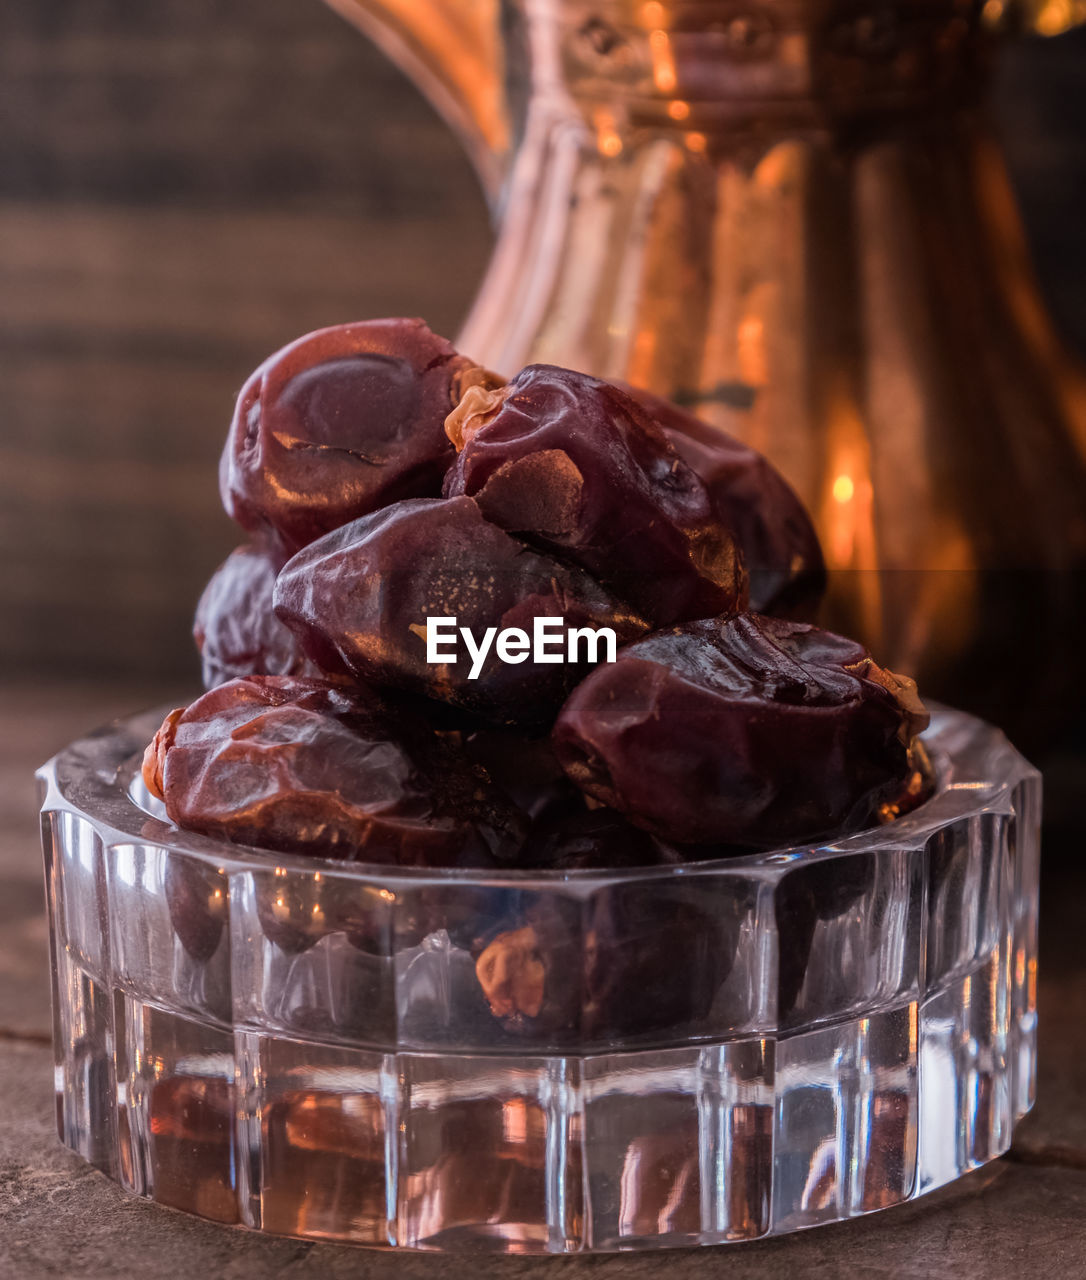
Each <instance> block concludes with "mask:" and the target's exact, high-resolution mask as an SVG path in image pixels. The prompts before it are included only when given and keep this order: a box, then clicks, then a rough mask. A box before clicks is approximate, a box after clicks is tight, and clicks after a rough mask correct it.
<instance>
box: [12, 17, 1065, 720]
mask: <svg viewBox="0 0 1086 1280" xmlns="http://www.w3.org/2000/svg"><path fill="white" fill-rule="evenodd" d="M0 28H2V30H0V37H2V38H0V85H2V89H0V95H2V96H0V405H2V413H0V601H2V602H3V604H2V609H3V624H2V626H0V670H2V671H3V672H4V680H5V681H8V682H15V683H17V684H21V685H23V686H24V687H25V686H26V684H27V683H28V682H30V683H36V682H41V681H44V680H49V681H51V682H56V681H57V680H58V679H61V680H63V679H66V678H69V677H70V678H72V679H73V680H75V679H83V680H86V679H87V678H91V679H92V680H99V679H100V680H102V681H104V682H115V681H118V680H120V681H130V682H132V683H133V685H136V684H138V685H139V686H141V687H154V686H157V685H158V684H159V683H162V684H163V685H164V686H165V685H169V686H170V687H171V688H176V687H186V686H191V687H195V686H196V683H197V664H196V661H195V656H194V653H193V651H192V646H191V641H190V634H189V628H190V620H191V615H192V609H193V606H194V604H195V601H196V598H197V596H198V595H199V592H200V589H201V587H202V585H203V582H204V580H205V579H206V578H207V576H208V574H209V573H210V572H211V570H212V569H213V568H214V566H215V565H216V564H217V563H218V562H219V560H221V559H222V557H223V556H224V555H225V554H226V552H227V551H228V550H229V549H230V547H231V546H233V545H234V544H235V542H237V541H238V540H239V538H238V536H237V534H236V532H235V531H234V530H233V528H232V526H231V524H230V522H229V521H228V520H227V519H226V517H225V516H224V515H223V514H222V513H221V511H220V509H219V505H218V495H217V484H216V463H217V458H218V453H219V450H220V447H221V443H222V439H223V436H224V433H225V430H226V426H227V423H228V421H229V417H230V412H231V408H232V404H233V399H234V396H235V394H236V391H237V389H238V387H239V386H240V384H241V383H242V381H243V379H244V377H245V375H246V374H247V373H248V372H249V370H250V369H251V368H252V367H253V366H254V365H255V364H256V363H257V362H258V361H259V360H261V359H262V358H263V357H264V356H265V355H266V354H268V353H269V352H270V351H272V350H273V349H274V348H276V347H278V346H279V345H281V344H282V343H283V342H285V341H287V340H289V339H291V338H293V337H295V336H296V335H298V334H300V333H303V332H305V331H306V330H309V329H312V328H315V327H318V326H320V325H326V324H333V323H338V322H341V321H345V320H349V319H355V318H361V317H367V316H375V315H385V314H419V315H423V316H425V317H426V318H427V319H428V320H429V321H430V322H431V324H432V325H433V326H434V328H436V329H437V330H439V331H443V332H446V333H449V334H452V333H454V332H455V330H456V328H457V326H458V324H459V322H460V320H461V318H462V316H463V314H464V312H465V310H466V308H467V305H468V303H469V301H470V298H471V295H472V291H473V288H474V286H475V284H476V282H477V280H478V278H479V276H480V274H481V272H482V269H483V266H484V264H485V261H486V257H487V253H488V250H489V246H490V230H489V227H488V223H487V215H486V211H485V207H484V203H483V199H482V196H481V194H480V192H479V190H478V187H477V183H476V180H475V177H474V175H473V173H472V171H471V170H470V168H469V165H468V162H467V160H466V159H465V157H464V155H463V153H462V151H461V149H460V146H459V144H458V143H457V142H456V140H455V139H454V138H453V137H452V136H451V134H450V133H449V132H448V130H447V128H446V127H445V125H444V124H443V123H442V122H441V121H440V120H439V119H438V118H437V117H436V115H435V114H434V113H433V111H432V110H431V109H430V108H429V107H428V106H427V105H426V104H425V103H424V102H423V100H422V99H421V98H420V97H419V95H418V93H417V91H416V90H415V89H414V87H413V86H412V85H410V84H409V83H408V82H407V81H406V80H405V79H404V78H403V77H402V76H401V74H400V73H399V72H398V71H397V70H395V69H394V68H393V66H392V65H391V64H390V63H389V62H388V61H387V60H386V59H385V58H384V57H383V56H382V55H381V54H380V53H378V52H377V51H376V49H375V48H373V47H372V46H371V45H370V44H369V42H368V41H367V40H365V39H364V38H363V37H362V36H360V35H359V34H358V33H357V32H355V31H354V30H352V29H351V28H350V27H348V26H347V25H346V24H345V23H344V22H343V21H342V20H341V19H339V18H338V17H337V16H336V15H335V14H333V13H332V12H331V11H330V10H329V9H327V8H326V7H325V6H324V5H323V4H321V3H319V0H260V3H255V0H156V2H155V3H154V4H144V3H135V0H78V3H77V2H76V0H36V2H35V3H33V4H30V3H24V4H21V5H18V4H17V5H15V6H10V5H9V6H6V8H5V13H4V16H3V18H2V19H0ZM995 100H996V107H997V115H998V119H999V121H1000V126H1001V128H1002V131H1003V135H1004V142H1005V146H1006V150H1007V155H1008V158H1009V161H1010V166H1011V171H1012V176H1013V179H1014V182H1015V185H1016V188H1017V191H1018V196H1019V199H1020V203H1021V207H1022V211H1023V214H1024V216H1025V221H1026V224H1027V229H1028V232H1029V236H1030V240H1031V243H1032V247H1033V252H1034V256H1035V261H1036V266H1037V269H1038V273H1039V275H1040V278H1041V283H1042V287H1043V290H1044V292H1045V294H1046V296H1047V299H1048V302H1049V305H1050V307H1051V309H1052V312H1053V314H1054V316H1055V319H1056V322H1057V325H1058V327H1059V328H1060V330H1061V331H1062V333H1063V335H1064V337H1065V338H1066V339H1067V340H1068V342H1069V344H1070V345H1071V346H1072V347H1073V348H1074V349H1076V350H1077V351H1078V352H1079V353H1082V354H1086V219H1084V218H1083V216H1082V210H1083V208H1084V207H1086V30H1079V31H1076V32H1072V33H1071V34H1069V35H1065V36H1061V37H1058V38H1056V39H1051V40H1040V39H1031V40H1025V41H1021V42H1016V43H1012V44H1009V45H1008V47H1007V48H1006V50H1005V52H1004V55H1003V58H1002V61H1001V64H1000V67H999V73H998V77H997V80H996V84H995ZM118 709H121V708H118Z"/></svg>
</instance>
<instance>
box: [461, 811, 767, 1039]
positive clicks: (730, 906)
mask: <svg viewBox="0 0 1086 1280" xmlns="http://www.w3.org/2000/svg"><path fill="white" fill-rule="evenodd" d="M612 821H613V819H612ZM627 865H635V864H632V863H631V864H627ZM642 865H643V864H642ZM569 869H571V870H572V869H575V868H574V867H572V866H571V867H570V868H569ZM750 905H751V902H750V892H749V887H748V886H747V885H746V884H745V883H741V884H740V885H738V886H737V891H736V894H735V895H734V896H733V897H731V898H729V899H727V900H726V899H724V898H723V897H722V896H721V894H720V893H719V892H717V893H714V894H713V896H712V897H711V898H710V899H708V900H706V898H705V895H704V889H703V888H702V887H701V886H700V885H698V884H696V883H693V884H687V883H683V884H678V883H674V882H671V881H666V880H661V881H659V882H657V883H652V882H647V883H646V882H645V881H643V880H630V881H621V880H620V881H617V882H615V883H613V884H608V885H605V886H601V887H600V888H598V889H597V890H596V891H595V892H594V893H592V894H591V896H590V897H589V898H588V899H587V900H583V901H582V900H580V899H578V898H576V897H573V896H566V895H564V894H563V893H561V892H547V891H542V892H538V893H532V894H528V895H526V900H525V901H524V902H523V903H522V904H520V906H519V909H518V910H517V911H516V913H515V914H513V915H512V916H511V917H510V918H508V919H507V920H505V921H504V922H502V924H501V925H500V926H499V927H498V928H497V929H496V930H495V931H494V932H493V933H492V934H491V935H490V936H489V937H488V938H486V939H485V940H484V941H483V944H482V945H481V947H480V949H479V951H478V956H477V959H476V965H475V973H476V980H477V981H478V983H479V986H480V989H481V991H482V994H483V997H484V999H485V1000H486V1002H487V1005H488V1006H489V1008H490V1012H491V1015H492V1016H493V1017H494V1018H495V1019H496V1020H497V1021H498V1022H499V1023H500V1025H501V1026H502V1028H503V1030H504V1031H506V1032H507V1033H509V1034H510V1035H512V1036H515V1037H516V1038H517V1039H519V1040H522V1041H527V1042H530V1043H538V1044H540V1045H542V1044H546V1043H575V1042H584V1041H592V1042H607V1041H613V1040H617V1039H628V1038H629V1037H633V1036H640V1035H649V1034H655V1035H659V1034H662V1033H668V1034H671V1035H674V1036H675V1037H682V1036H686V1035H690V1034H697V1033H700V1032H702V1031H703V1030H704V1027H703V1025H699V1024H703V1023H704V1020H705V1019H707V1018H708V1017H709V1014H710V1011H711V1009H712V1007H713V1003H714V1001H715V999H716V997H717V993H718V992H719V990H720V987H721V986H722V984H723V983H724V982H725V981H726V980H727V977H728V974H729V973H730V972H731V969H732V965H733V964H734V962H735V953H736V947H737V943H738V939H739V934H740V929H741V925H742V920H743V918H744V916H745V915H746V914H747V913H748V912H749V910H750Z"/></svg>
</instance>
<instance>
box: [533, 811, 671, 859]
mask: <svg viewBox="0 0 1086 1280" xmlns="http://www.w3.org/2000/svg"><path fill="white" fill-rule="evenodd" d="M521 861H522V863H523V865H524V866H527V867H533V868H538V869H540V870H548V871H591V870H593V869H602V868H606V869H607V870H608V871H614V870H616V869H618V868H620V867H622V868H627V867H654V866H666V865H668V864H675V863H679V862H681V861H683V859H682V857H681V855H679V854H678V853H677V851H676V850H674V849H673V848H672V847H671V846H669V845H665V844H664V843H663V842H662V841H660V840H657V839H656V838H655V837H654V836H651V835H649V833H648V832H647V831H642V830H641V829H640V828H639V827H635V826H633V825H632V824H631V823H630V822H629V821H627V819H626V818H624V817H623V816H622V814H621V813H616V812H615V811H614V810H613V809H602V808H599V809H586V808H585V806H584V803H583V797H582V803H581V805H580V807H579V808H578V809H569V810H567V811H566V812H565V813H560V814H557V815H556V816H552V815H546V816H545V817H543V818H542V819H541V820H537V821H536V822H535V823H533V824H532V829H531V832H530V833H529V836H528V839H527V842H526V843H525V845H524V849H523V851H522V853H521Z"/></svg>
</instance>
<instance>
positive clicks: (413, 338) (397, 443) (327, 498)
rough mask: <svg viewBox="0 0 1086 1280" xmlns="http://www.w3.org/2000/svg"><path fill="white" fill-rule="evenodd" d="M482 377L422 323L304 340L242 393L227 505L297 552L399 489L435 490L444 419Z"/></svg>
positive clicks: (358, 327) (225, 471)
mask: <svg viewBox="0 0 1086 1280" xmlns="http://www.w3.org/2000/svg"><path fill="white" fill-rule="evenodd" d="M477 377H484V378H485V375H483V373H482V371H481V370H479V369H478V367H477V366H476V365H474V364H473V363H472V361H470V360H468V359H467V358H466V357H465V356H461V355H458V354H457V352H456V350H455V349H454V347H453V346H452V344H451V343H449V342H448V341H446V340H445V339H444V338H440V337H438V336H437V334H435V333H432V332H431V331H430V330H429V329H428V328H427V327H426V325H425V324H423V322H422V321H421V320H399V319H397V320H371V321H366V322H363V323H360V324H345V325H339V326H337V327H335V328H331V329H319V330H318V331H317V332H316V333H311V334H308V335H306V336H305V337H303V338H299V339H298V340H297V341H296V342H292V343H291V344H290V345H289V346H286V347H284V348H283V349H282V350H281V351H278V352H276V354H275V355H273V356H271V357H270V358H269V359H268V360H266V361H265V362H264V364H262V365H261V366H260V368H259V369H257V370H256V372H255V373H254V374H253V375H252V377H251V378H250V379H249V381H248V382H247V383H246V384H245V386H244V388H243V389H242V392H241V395H240V397H239V398H238V403H237V407H236V409H235V410H234V419H233V422H232V424H231V427H230V433H229V436H228V437H227V442H226V448H225V450H224V452H223V456H222V462H221V464H220V468H219V482H220V489H221V490H222V499H223V505H224V506H225V507H226V510H227V513H228V514H229V515H231V516H233V517H234V519H235V520H237V521H238V523H239V524H240V525H242V527H243V528H245V529H248V530H250V531H252V532H260V531H265V532H266V531H268V530H271V531H273V532H274V535H275V536H276V537H277V538H278V539H279V540H280V541H281V542H282V544H283V546H284V547H285V548H287V550H288V551H295V550H297V549H299V548H300V547H304V546H305V545H306V544H307V543H309V542H312V541H313V539H314V538H319V537H320V536H321V535H322V534H324V533H328V532H329V531H330V530H332V529H337V528H339V526H340V525H342V524H346V523H347V521H349V520H354V519H355V518H356V517H358V516H361V515H365V514H366V513H367V512H369V511H375V510H377V509H378V508H379V507H383V506H385V505H387V504H388V503H390V502H396V501H398V500H399V499H400V498H411V497H429V496H432V497H437V496H438V495H439V494H440V492H441V482H442V477H443V476H444V474H445V471H446V469H447V468H448V466H449V464H450V463H451V462H452V460H453V457H454V452H453V448H452V445H451V444H450V443H449V440H448V438H447V437H446V435H445V432H444V426H443V424H444V420H445V417H446V415H447V414H448V413H449V411H450V410H451V409H452V408H453V406H454V405H455V404H456V403H457V401H458V400H459V398H460V396H461V394H462V392H463V390H464V387H465V386H466V385H469V384H470V383H471V382H472V380H473V379H475V378H477Z"/></svg>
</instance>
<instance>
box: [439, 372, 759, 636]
mask: <svg viewBox="0 0 1086 1280" xmlns="http://www.w3.org/2000/svg"><path fill="white" fill-rule="evenodd" d="M446 429H447V430H448V432H449V436H450V439H452V441H453V443H454V444H456V446H457V448H458V449H459V454H458V456H457V459H456V463H455V465H454V466H453V467H452V468H451V470H450V471H449V474H448V476H447V477H446V480H445V490H444V492H445V494H446V495H447V496H449V497H453V496H456V495H459V494H468V495H469V496H471V497H473V498H474V499H475V500H476V502H477V503H478V504H479V507H480V509H481V510H482V512H483V514H484V515H485V516H486V518H487V519H488V520H490V521H491V522H492V523H494V524H496V525H499V526H500V527H501V528H503V529H506V530H508V531H509V532H510V533H514V534H516V535H518V536H521V537H524V538H525V539H526V540H528V541H530V542H531V543H533V545H535V546H537V547H541V548H543V549H545V550H548V551H551V552H554V553H555V554H557V555H559V556H561V557H562V558H563V559H565V560H568V561H571V562H572V563H574V564H577V565H580V567H581V568H582V569H585V570H587V572H589V573H591V574H592V575H593V576H594V577H596V578H598V579H599V580H600V581H601V582H604V583H606V584H607V585H608V586H609V587H611V588H612V589H613V590H614V591H616V592H617V593H618V594H619V595H620V596H622V597H623V598H624V599H626V600H627V601H629V602H630V604H631V605H632V606H633V607H634V608H635V609H636V610H638V612H640V613H641V614H643V615H644V616H645V617H646V618H648V619H649V620H650V621H651V622H652V624H653V625H654V626H664V625H667V624H668V623H671V622H679V621H683V620H686V619H691V618H703V617H706V616H708V615H710V614H718V613H722V612H724V611H727V610H732V609H735V608H737V607H740V606H741V603H742V601H743V600H744V599H745V590H746V584H745V576H744V574H743V569H742V565H741V562H740V557H739V554H738V552H737V550H736V546H735V542H734V540H733V538H732V535H731V532H730V530H729V529H728V528H726V527H725V526H723V525H721V523H720V521H719V520H718V518H717V516H716V514H715V512H714V511H713V509H712V504H711V503H710V500H709V495H708V493H707V491H706V489H705V486H704V484H703V483H702V482H701V480H700V479H699V478H698V477H697V475H695V474H694V472H693V471H692V470H691V468H690V467H689V466H687V465H686V463H685V462H683V460H682V458H681V457H680V456H679V454H678V453H677V452H676V451H675V450H674V449H673V448H672V447H671V445H670V444H669V443H668V441H667V438H666V437H665V436H664V434H663V432H662V431H661V430H660V428H659V427H658V426H657V425H656V423H655V422H654V421H653V420H652V419H651V418H650V417H649V415H648V414H647V413H646V412H645V411H644V410H643V409H642V408H641V407H640V405H638V404H637V402H636V401H634V400H632V399H631V398H630V397H629V396H628V395H627V394H626V393H625V392H624V391H622V390H620V389H619V388H618V387H615V386H612V385H611V384H610V383H606V382H601V381H600V380H599V379H598V378H590V377H588V376H587V375H586V374H582V373H574V372H572V371H571V370H569V369H558V368H554V367H553V366H550V365H529V366H528V368H526V369H522V370H521V372H520V373H519V374H517V376H516V377H515V378H514V379H513V381H512V382H511V383H509V384H508V385H507V386H506V387H503V388H499V389H492V390H486V389H483V388H479V387H476V388H473V389H471V390H470V391H469V392H468V393H467V394H466V395H465V397H464V400H463V401H462V402H461V404H460V405H459V406H458V407H457V409H456V411H455V412H454V413H453V414H451V415H450V417H449V421H448V422H447V423H446Z"/></svg>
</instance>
